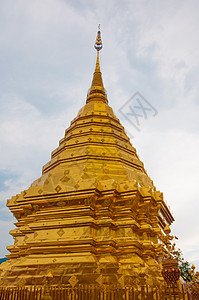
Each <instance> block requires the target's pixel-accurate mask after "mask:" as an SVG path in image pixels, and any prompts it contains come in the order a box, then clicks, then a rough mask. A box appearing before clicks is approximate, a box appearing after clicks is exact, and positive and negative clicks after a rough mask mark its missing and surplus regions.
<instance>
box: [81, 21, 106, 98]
mask: <svg viewBox="0 0 199 300" xmlns="http://www.w3.org/2000/svg"><path fill="white" fill-rule="evenodd" d="M98 29H99V30H98V32H97V38H96V42H95V45H94V47H95V49H96V50H97V59H96V65H95V72H94V74H93V80H92V84H91V88H90V89H89V90H88V95H87V100H86V103H88V102H90V101H95V100H97V101H103V102H105V103H108V100H107V97H106V90H105V88H104V85H103V80H102V73H101V71H100V63H99V51H100V50H101V49H102V39H101V31H100V25H99V26H98Z"/></svg>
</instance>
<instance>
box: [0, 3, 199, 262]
mask: <svg viewBox="0 0 199 300" xmlns="http://www.w3.org/2000/svg"><path fill="white" fill-rule="evenodd" d="M98 23H100V24H101V30H102V39H103V46H104V47H103V50H102V51H101V65H102V72H103V79H104V85H105V87H106V89H107V92H108V99H109V104H110V105H111V106H112V108H113V109H114V112H115V114H116V115H117V117H119V118H120V120H121V122H122V124H123V125H124V126H125V128H126V131H127V133H128V134H129V136H130V137H131V141H132V144H133V145H134V146H135V147H136V149H137V152H138V154H139V157H140V159H141V160H142V161H143V162H144V164H145V168H146V170H147V172H148V174H149V175H150V177H151V178H152V179H153V181H154V184H155V185H156V187H157V189H158V190H160V191H162V192H163V193H164V198H165V201H166V202H167V203H168V205H169V206H170V208H171V211H172V212H173V214H174V217H175V220H176V221H175V223H174V224H173V225H172V230H173V233H174V234H175V235H177V236H178V238H179V240H178V247H180V248H181V249H182V251H183V253H184V256H185V259H187V260H188V261H190V262H191V263H192V262H193V263H195V264H196V265H197V267H198V265H199V234H198V229H199V225H198V224H199V223H198V215H199V189H198V182H199V180H198V179H199V178H198V177H199V176H198V170H199V153H198V149H199V120H198V118H199V96H198V95H199V85H198V77H199V76H198V75H199V55H198V52H199V49H198V48H199V47H198V46H199V39H198V28H199V2H198V0H189V1H185V0H160V1H158V0H148V1H147V0H123V1H116V0H115V1H113V0H109V1H107V0H106V1H105V0H101V1H93V0H87V1H83V0H76V1H72V0H71V1H69V0H68V1H67V0H34V1H33V0H15V1H13V0H1V1H0V141H1V142H0V228H1V230H0V257H3V256H4V255H5V254H6V253H8V252H7V250H6V246H7V245H10V244H12V243H13V240H12V237H11V236H10V235H9V230H10V229H12V228H14V225H13V223H14V222H15V221H16V220H15V219H14V218H13V217H12V214H11V213H10V211H9V209H8V208H7V207H6V200H7V199H8V198H10V197H11V196H13V195H15V194H17V193H19V192H21V191H22V190H24V189H26V188H28V187H29V186H30V184H31V183H32V181H34V180H35V179H36V178H38V177H39V176H40V174H41V167H42V165H44V164H45V163H46V162H47V161H48V160H49V159H50V153H51V151H52V150H54V149H55V148H56V147H57V145H58V141H59V139H61V138H62V137H63V135H64V130H65V129H66V128H67V127H68V126H69V125H70V121H71V120H72V119H73V118H74V117H75V116H76V114H77V112H78V110H79V108H80V107H82V106H83V105H84V103H85V98H86V94H87V90H88V88H89V86H90V84H91V78H92V73H93V70H94V66H95V57H96V53H95V50H94V48H93V44H94V41H95V37H96V31H97V26H98ZM136 92H139V93H140V94H141V95H142V96H143V97H144V99H146V101H147V102H145V104H146V103H149V104H150V105H151V106H152V107H153V108H154V109H155V110H156V111H157V112H158V113H157V114H156V115H155V116H153V115H154V114H152V113H151V114H150V112H149V111H148V112H147V117H146V116H145V117H146V118H144V116H142V117H139V122H140V124H139V131H138V130H136V128H135V127H134V126H133V125H132V122H129V120H128V119H127V118H125V116H124V115H123V114H121V112H120V109H121V107H122V106H123V105H124V104H125V103H127V101H128V100H129V99H132V98H131V97H132V96H133V95H134V94H135V93H136ZM132 101H133V100H132ZM132 105H134V104H133V103H132ZM131 118H133V117H132V116H131ZM134 121H136V120H134Z"/></svg>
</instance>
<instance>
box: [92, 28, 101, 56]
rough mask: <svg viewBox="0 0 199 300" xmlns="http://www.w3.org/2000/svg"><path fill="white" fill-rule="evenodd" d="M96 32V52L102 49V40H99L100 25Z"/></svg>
mask: <svg viewBox="0 0 199 300" xmlns="http://www.w3.org/2000/svg"><path fill="white" fill-rule="evenodd" d="M98 29H99V30H98V32H97V38H96V42H95V45H94V47H95V49H96V50H97V51H100V50H101V49H102V39H101V31H100V24H99V26H98Z"/></svg>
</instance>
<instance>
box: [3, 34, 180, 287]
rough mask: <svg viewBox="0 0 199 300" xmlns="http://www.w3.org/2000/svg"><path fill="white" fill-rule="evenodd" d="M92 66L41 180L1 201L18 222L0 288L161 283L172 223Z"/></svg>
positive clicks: (100, 46) (98, 46)
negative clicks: (80, 103) (46, 282)
mask: <svg viewBox="0 0 199 300" xmlns="http://www.w3.org/2000/svg"><path fill="white" fill-rule="evenodd" d="M95 48H96V50H97V61H96V67H95V72H94V75H93V80H92V84H91V88H90V89H89V91H88V95H87V99H86V104H85V106H84V107H83V108H81V109H80V111H79V112H78V115H77V117H76V118H75V119H74V120H73V121H72V122H71V125H70V127H69V128H68V129H66V131H65V136H64V138H63V139H61V140H60V142H59V147H58V148H57V149H55V150H54V151H53V152H52V157H51V160H50V161H49V162H48V163H47V164H46V165H44V167H43V171H42V176H41V177H40V178H39V179H37V180H36V181H34V182H33V183H32V185H31V186H30V187H29V188H28V189H27V190H25V191H23V192H21V193H20V194H18V195H16V196H14V197H12V198H11V199H9V200H8V201H7V206H8V207H9V209H10V210H11V212H12V213H13V215H14V216H15V218H16V219H17V223H16V229H14V230H11V231H10V233H11V235H12V236H13V237H14V245H12V246H9V247H7V249H8V250H9V251H10V254H9V255H7V257H8V258H9V260H8V261H7V262H5V263H3V264H1V265H0V285H1V286H30V285H42V284H43V279H44V276H46V275H47V274H48V273H49V272H50V273H51V274H52V276H53V278H52V282H51V284H55V285H62V284H64V285H66V284H67V285H71V286H73V287H74V286H76V285H79V284H94V285H104V284H107V285H111V284H120V285H122V286H124V285H125V286H128V285H131V286H132V285H135V284H139V281H140V280H141V279H142V280H143V278H144V279H145V282H146V283H148V284H156V285H157V284H161V282H163V278H162V275H161V259H162V256H163V254H164V252H166V251H167V250H166V245H168V243H169V236H168V232H169V226H170V224H171V223H172V222H173V220H174V219H173V217H172V215H171V213H170V211H169V209H168V207H167V205H166V204H165V202H164V200H163V195H162V193H161V192H159V191H156V188H155V187H154V185H153V182H152V180H151V179H150V178H149V176H148V175H147V173H146V171H145V169H144V166H143V163H142V162H141V161H140V160H139V157H138V155H137V153H136V150H135V148H134V147H133V146H132V145H131V143H130V140H129V138H128V136H127V135H126V133H125V131H124V128H123V126H122V125H121V124H120V121H119V120H118V118H117V117H116V116H115V115H114V113H113V110H112V108H111V107H110V106H109V105H108V99H107V94H106V90H105V88H104V85H103V81H102V74H101V71H100V63H99V51H100V50H101V48H102V41H101V33H100V30H99V31H98V33H97V39H96V43H95Z"/></svg>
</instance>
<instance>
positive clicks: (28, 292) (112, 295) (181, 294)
mask: <svg viewBox="0 0 199 300" xmlns="http://www.w3.org/2000/svg"><path fill="white" fill-rule="evenodd" d="M44 289H45V288H44V287H36V286H35V287H30V288H28V287H24V288H0V300H42V298H43V296H42V295H44V294H45V291H44ZM49 294H50V296H51V297H52V299H53V300H146V299H149V300H150V299H151V300H153V299H154V300H167V299H168V300H170V299H172V300H173V299H174V300H175V299H176V300H178V299H183V300H198V299H199V293H195V294H194V293H192V292H191V290H190V291H189V290H188V289H185V288H183V287H182V288H181V290H178V289H176V288H174V287H167V288H162V289H161V288H159V287H149V286H142V287H139V288H133V287H119V286H113V287H110V286H109V287H105V286H104V287H97V286H90V285H88V286H77V287H74V288H72V287H58V286H54V287H50V288H49ZM45 297H46V296H45ZM43 299H51V298H43Z"/></svg>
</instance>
